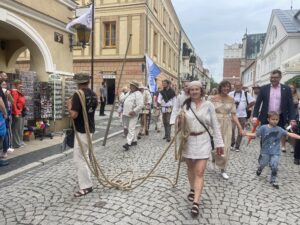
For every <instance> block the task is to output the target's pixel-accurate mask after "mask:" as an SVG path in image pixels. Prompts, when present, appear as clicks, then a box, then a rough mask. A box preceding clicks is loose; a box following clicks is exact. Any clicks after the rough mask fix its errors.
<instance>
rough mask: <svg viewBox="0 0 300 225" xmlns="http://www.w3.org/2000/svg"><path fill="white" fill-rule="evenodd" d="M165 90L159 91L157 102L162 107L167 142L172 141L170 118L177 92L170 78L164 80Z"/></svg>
mask: <svg viewBox="0 0 300 225" xmlns="http://www.w3.org/2000/svg"><path fill="white" fill-rule="evenodd" d="M162 86H163V90H162V91H161V92H159V95H158V100H157V103H158V105H159V106H160V107H161V111H162V114H163V116H162V118H163V124H164V128H165V136H164V138H163V139H166V140H167V142H170V141H171V125H170V118H171V113H172V109H173V106H174V103H175V99H176V94H175V91H174V90H173V89H172V88H171V82H170V81H169V80H163V82H162Z"/></svg>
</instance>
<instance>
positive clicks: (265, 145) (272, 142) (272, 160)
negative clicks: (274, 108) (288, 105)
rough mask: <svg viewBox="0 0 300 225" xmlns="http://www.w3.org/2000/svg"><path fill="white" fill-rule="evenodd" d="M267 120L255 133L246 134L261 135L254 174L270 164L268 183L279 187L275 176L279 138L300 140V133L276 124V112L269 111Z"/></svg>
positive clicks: (277, 120)
mask: <svg viewBox="0 0 300 225" xmlns="http://www.w3.org/2000/svg"><path fill="white" fill-rule="evenodd" d="M267 120H268V124H265V125H262V126H261V127H259V128H258V129H257V131H256V133H247V134H246V135H247V136H250V137H255V136H259V137H261V152H260V156H259V167H258V169H257V171H256V175H257V176H260V174H261V173H262V171H263V169H264V168H265V167H266V166H268V165H270V167H271V179H270V183H271V184H272V186H273V187H274V188H276V189H279V185H278V183H277V182H276V178H277V172H278V165H279V159H280V153H281V151H280V140H281V138H282V137H284V136H288V137H290V138H295V139H298V140H300V135H297V134H294V133H289V132H287V131H286V130H284V129H282V128H281V127H279V126H277V125H278V123H279V121H280V115H279V113H277V112H269V113H268V119H267Z"/></svg>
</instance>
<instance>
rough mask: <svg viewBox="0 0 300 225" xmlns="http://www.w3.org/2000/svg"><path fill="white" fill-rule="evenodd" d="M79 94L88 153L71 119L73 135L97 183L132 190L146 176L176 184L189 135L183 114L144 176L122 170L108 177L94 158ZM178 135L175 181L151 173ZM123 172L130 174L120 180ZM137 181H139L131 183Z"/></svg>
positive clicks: (85, 115)
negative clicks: (170, 137) (168, 140)
mask: <svg viewBox="0 0 300 225" xmlns="http://www.w3.org/2000/svg"><path fill="white" fill-rule="evenodd" d="M76 93H77V94H78V96H79V99H80V102H81V105H82V112H83V118H84V125H85V131H86V135H87V139H88V154H86V153H85V152H84V149H83V146H82V143H81V142H80V139H79V136H78V133H77V131H76V128H75V123H74V120H72V123H73V127H74V132H75V137H76V138H77V141H78V144H79V146H80V150H81V153H82V155H83V157H84V159H85V161H86V163H87V165H88V167H89V169H90V171H91V173H92V174H93V175H94V176H95V177H96V178H97V181H98V183H99V184H101V185H103V186H105V187H111V188H117V189H121V190H133V189H135V188H137V187H139V186H141V185H142V184H143V183H144V182H145V181H146V180H147V179H148V178H160V179H165V180H167V181H169V182H170V183H171V185H172V187H174V186H176V185H177V183H178V178H179V171H180V163H181V157H182V151H183V149H184V146H185V144H186V141H187V138H188V136H189V130H188V128H187V125H186V121H185V117H184V116H183V115H180V116H179V117H178V119H177V120H176V126H175V128H176V130H175V136H174V137H173V138H172V140H171V142H170V143H169V144H168V146H167V147H166V148H165V150H164V152H163V153H162V155H161V156H160V158H159V160H158V161H157V162H156V163H155V165H154V167H153V168H152V169H151V170H150V171H149V173H148V174H147V175H146V176H143V177H139V178H134V174H133V171H131V170H128V171H123V172H121V173H119V174H117V175H115V176H114V177H113V178H111V179H109V178H108V177H107V176H106V175H105V174H104V172H103V169H102V167H101V165H100V164H99V162H98V161H97V159H96V156H95V153H94V148H93V144H92V138H91V135H90V131H89V125H88V117H87V112H86V107H85V106H86V102H85V95H84V92H83V91H82V90H79V91H77V92H76ZM178 135H179V138H180V145H179V148H178V149H177V144H175V159H176V160H178V167H177V173H176V178H175V181H172V180H171V178H169V177H166V176H161V175H152V174H153V172H154V171H155V169H156V168H157V167H158V165H159V164H160V163H161V161H162V160H163V158H164V157H165V155H166V154H167V152H168V151H169V149H170V147H171V146H172V144H173V142H175V143H176V141H175V140H176V139H177V136H178ZM123 174H130V178H129V179H128V180H125V181H124V180H121V179H119V177H120V176H121V175H123ZM137 181H139V183H137V184H135V185H133V184H134V183H136V182H137Z"/></svg>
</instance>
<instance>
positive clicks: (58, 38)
mask: <svg viewBox="0 0 300 225" xmlns="http://www.w3.org/2000/svg"><path fill="white" fill-rule="evenodd" d="M54 41H55V42H58V43H61V44H63V43H64V35H62V34H60V33H57V32H54Z"/></svg>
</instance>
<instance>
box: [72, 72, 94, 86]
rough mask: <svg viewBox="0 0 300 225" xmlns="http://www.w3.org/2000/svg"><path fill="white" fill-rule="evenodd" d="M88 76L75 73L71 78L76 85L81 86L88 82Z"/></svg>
mask: <svg viewBox="0 0 300 225" xmlns="http://www.w3.org/2000/svg"><path fill="white" fill-rule="evenodd" d="M90 78H91V77H90V74H88V73H76V74H75V75H74V77H73V81H74V82H75V83H77V84H83V83H87V82H89V81H90Z"/></svg>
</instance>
